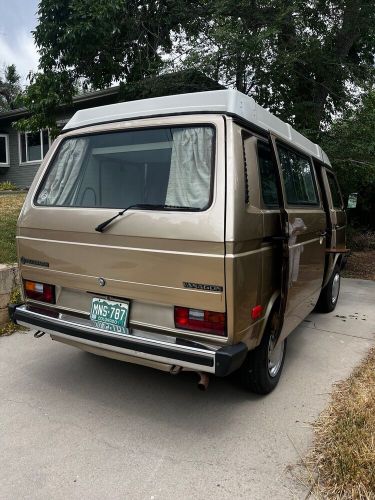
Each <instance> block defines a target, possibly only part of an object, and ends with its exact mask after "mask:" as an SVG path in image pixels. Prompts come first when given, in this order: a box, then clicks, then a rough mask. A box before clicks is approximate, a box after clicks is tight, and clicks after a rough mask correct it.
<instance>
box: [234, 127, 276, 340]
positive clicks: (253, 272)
mask: <svg viewBox="0 0 375 500" xmlns="http://www.w3.org/2000/svg"><path fill="white" fill-rule="evenodd" d="M227 137H228V159H227V179H228V180H227V182H228V190H227V223H226V256H225V260H226V289H227V307H228V321H231V323H230V324H231V328H232V329H233V335H234V341H235V342H240V341H241V342H245V343H246V344H247V346H248V347H249V348H253V347H255V346H256V345H257V343H258V337H259V331H260V329H261V325H262V321H263V316H262V317H260V318H258V319H256V320H253V319H252V317H251V311H252V308H253V307H255V306H257V305H261V294H262V260H263V257H264V255H265V253H268V252H269V248H266V247H269V245H266V247H265V246H264V245H263V213H262V210H261V209H260V208H259V179H258V174H257V170H256V169H255V168H254V160H255V157H254V155H255V149H254V144H255V143H254V141H253V138H251V137H250V138H249V137H247V138H246V137H245V138H244V135H243V130H242V128H241V127H240V126H239V125H237V124H235V123H234V122H233V121H232V120H229V119H228V120H227ZM244 158H246V164H247V165H246V166H247V179H248V189H249V203H246V199H245V191H246V184H245V183H246V176H245V163H244Z"/></svg>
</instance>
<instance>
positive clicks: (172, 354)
mask: <svg viewBox="0 0 375 500" xmlns="http://www.w3.org/2000/svg"><path fill="white" fill-rule="evenodd" d="M13 314H14V316H13V317H14V321H15V322H16V323H17V322H18V321H24V322H25V323H28V324H31V325H33V326H36V327H37V328H40V329H41V330H43V328H46V329H48V330H52V331H55V332H59V333H62V334H64V335H69V336H70V337H76V338H82V339H85V340H90V341H92V342H99V343H100V344H105V345H110V346H114V347H120V348H123V349H131V350H133V351H138V352H141V353H145V354H151V355H154V356H164V357H166V358H171V359H176V360H180V361H187V362H188V363H196V364H200V365H203V366H213V365H214V360H213V359H212V358H207V357H205V356H203V355H200V354H198V353H196V354H192V353H185V352H181V351H177V350H174V349H173V348H170V347H162V346H153V345H148V344H143V343H139V342H133V341H129V340H128V339H126V338H118V339H117V338H113V337H105V336H104V335H100V334H97V333H93V332H84V333H83V332H81V331H80V330H78V329H75V328H74V327H70V326H66V325H59V324H56V323H54V322H53V321H49V320H48V319H44V318H35V317H32V316H30V315H29V314H25V313H24V312H23V311H22V310H21V311H20V310H19V309H17V308H16V309H15V310H14V313H13Z"/></svg>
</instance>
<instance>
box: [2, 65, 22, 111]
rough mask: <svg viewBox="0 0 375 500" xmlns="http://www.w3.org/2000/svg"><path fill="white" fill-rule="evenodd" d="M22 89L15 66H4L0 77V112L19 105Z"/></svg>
mask: <svg viewBox="0 0 375 500" xmlns="http://www.w3.org/2000/svg"><path fill="white" fill-rule="evenodd" d="M21 97H22V88H21V85H20V76H19V74H18V73H17V70H16V66H15V65H14V64H11V65H9V66H5V68H4V71H3V75H0V111H7V110H10V109H14V108H17V107H19V106H20V105H21Z"/></svg>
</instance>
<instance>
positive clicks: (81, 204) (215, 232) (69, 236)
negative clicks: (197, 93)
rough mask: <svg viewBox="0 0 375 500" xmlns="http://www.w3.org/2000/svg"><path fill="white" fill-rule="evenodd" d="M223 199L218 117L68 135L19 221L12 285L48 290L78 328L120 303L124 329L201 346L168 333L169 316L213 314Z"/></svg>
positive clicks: (219, 280)
mask: <svg viewBox="0 0 375 500" xmlns="http://www.w3.org/2000/svg"><path fill="white" fill-rule="evenodd" d="M224 200H225V148H224V120H223V118H222V117H220V116H209V115H206V116H194V117H179V119H177V118H171V117H167V118H163V119H149V120H142V121H140V120H139V121H134V122H124V123H117V124H114V125H106V126H95V127H90V128H86V129H82V130H79V131H76V132H75V131H72V132H69V133H67V134H64V135H63V136H60V137H59V138H58V139H57V140H56V141H55V143H54V145H53V147H52V148H51V150H50V152H49V154H48V156H47V158H46V160H45V162H44V164H43V165H42V166H41V168H40V170H39V172H38V175H37V177H36V179H35V181H34V184H33V186H32V188H31V189H30V192H29V195H28V197H27V200H26V202H25V205H24V208H23V210H22V213H21V216H20V219H19V223H18V231H17V233H18V234H17V242H18V252H19V258H20V269H21V274H22V278H23V279H24V280H29V281H36V282H40V283H47V284H53V285H55V286H56V306H52V307H53V308H56V309H59V310H60V311H62V312H65V313H70V314H78V315H84V316H85V317H87V316H88V315H89V314H90V311H91V307H92V301H93V299H94V298H96V297H98V298H103V299H104V300H111V301H118V302H128V303H129V326H130V327H131V328H134V329H148V330H151V331H152V330H154V331H156V332H158V331H159V332H163V333H166V334H170V335H180V336H184V335H188V336H191V335H192V336H197V335H198V336H199V337H205V338H210V336H207V334H205V333H202V335H200V334H198V333H192V332H190V333H187V332H186V331H185V332H184V331H182V330H181V329H180V328H177V329H176V328H175V319H174V308H175V306H180V307H183V308H191V309H193V310H206V311H214V312H225V269H224V206H225V204H224ZM135 204H137V205H138V206H134V205H135ZM140 204H141V205H142V206H141V205H140ZM130 205H131V206H134V207H133V208H129V209H128V210H127V211H126V212H125V213H124V214H123V215H121V216H119V217H118V218H117V219H115V220H113V221H112V222H111V223H110V224H108V225H107V226H106V227H105V228H104V229H103V232H98V231H97V230H96V229H95V228H97V226H98V225H99V224H101V223H103V222H104V221H106V220H108V219H110V218H111V217H113V216H114V215H116V214H117V213H118V212H119V211H120V209H124V208H126V207H128V206H130ZM32 301H33V299H32V300H31V302H32ZM34 302H35V303H37V302H38V301H35V299H34Z"/></svg>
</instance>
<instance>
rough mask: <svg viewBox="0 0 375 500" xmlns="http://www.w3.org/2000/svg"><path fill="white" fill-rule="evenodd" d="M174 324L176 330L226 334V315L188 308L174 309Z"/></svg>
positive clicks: (176, 307)
mask: <svg viewBox="0 0 375 500" xmlns="http://www.w3.org/2000/svg"><path fill="white" fill-rule="evenodd" d="M174 324H175V327H176V328H181V329H182V330H191V331H194V332H202V333H212V334H214V335H222V336H224V335H225V333H226V315H225V313H221V312H214V311H202V310H200V309H189V308H188V307H178V306H175V308H174Z"/></svg>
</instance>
